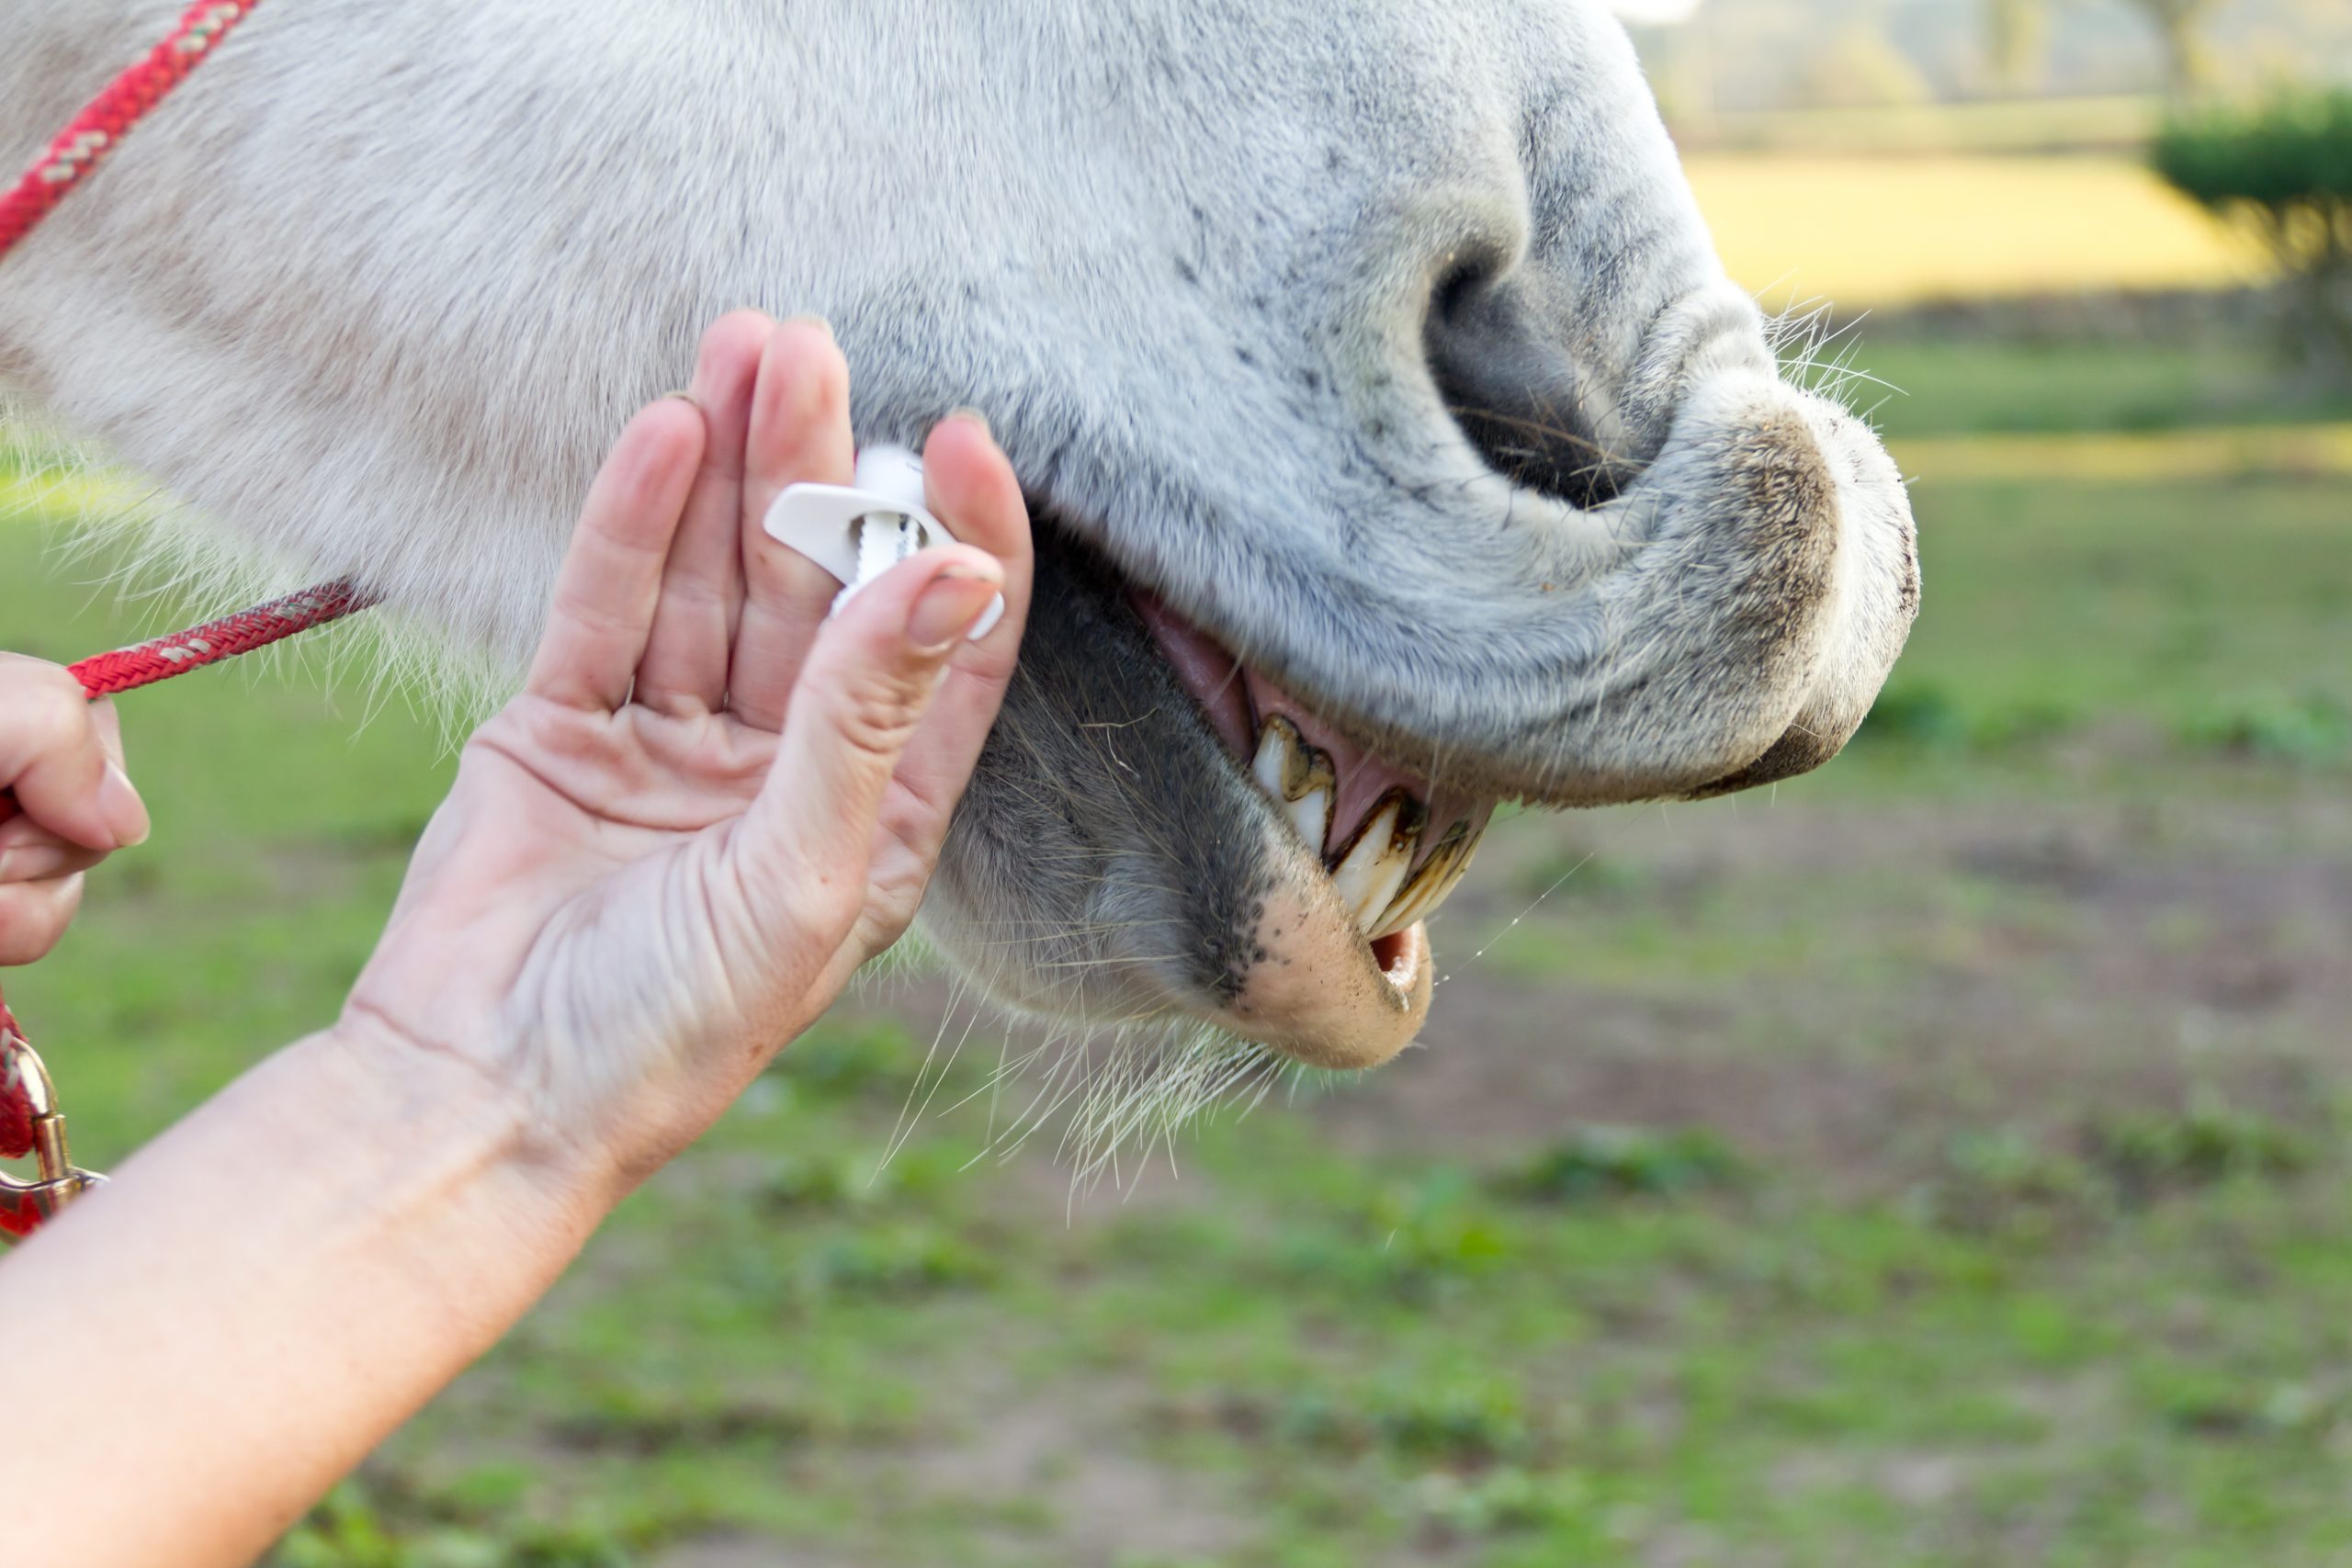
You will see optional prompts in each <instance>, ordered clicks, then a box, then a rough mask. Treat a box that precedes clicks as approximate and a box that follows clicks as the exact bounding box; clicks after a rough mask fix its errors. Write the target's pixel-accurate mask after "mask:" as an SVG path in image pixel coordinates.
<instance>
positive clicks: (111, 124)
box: [0, 0, 374, 1238]
mask: <svg viewBox="0 0 2352 1568" xmlns="http://www.w3.org/2000/svg"><path fill="white" fill-rule="evenodd" d="M260 4H261V0H198V4H196V5H193V6H189V7H188V8H187V10H186V11H185V12H183V13H182V14H181V16H180V19H179V25H178V26H177V27H175V28H173V29H172V31H171V33H170V34H169V35H168V36H167V37H165V39H164V41H163V42H161V43H159V44H157V45H156V46H155V47H154V48H153V50H152V51H149V52H148V55H147V57H146V58H145V59H144V60H141V62H139V63H137V64H136V65H133V66H132V67H131V68H130V70H128V71H125V72H124V73H122V74H121V75H119V76H118V77H116V78H115V79H114V81H113V82H112V83H110V84H109V85H107V89H106V91H104V92H103V93H100V94H99V95H98V96H96V97H95V98H93V99H91V100H90V102H89V104H88V105H87V106H86V107H84V108H83V110H82V112H81V113H80V114H78V115H75V116H74V119H73V122H72V123H71V124H69V125H68V126H66V128H65V129H64V130H62V131H61V132H60V133H59V134H58V136H57V139H56V140H55V141H51V143H50V144H49V147H48V149H47V150H46V151H44V152H42V153H41V155H40V157H38V158H36V159H34V160H33V164H32V167H30V168H28V169H27V170H26V171H25V173H24V175H23V176H22V177H21V178H19V179H18V180H17V183H16V186H15V187H14V188H12V189H11V190H10V191H9V192H8V193H7V195H6V196H5V197H0V257H5V256H6V255H7V254H8V253H9V252H10V251H12V250H14V249H16V247H17V243H18V242H20V241H22V240H23V239H24V237H25V236H26V235H28V234H29V233H31V232H32V231H33V229H34V226H35V225H37V224H39V223H40V220H42V219H44V218H46V217H48V216H49V214H50V212H51V210H52V209H55V207H56V206H57V204H58V203H59V202H61V201H62V200H64V199H65V197H66V194H67V193H68V192H69V191H72V190H74V188H76V187H77V186H81V185H82V184H84V183H85V181H87V180H88V178H89V177H90V175H91V174H92V172H94V171H95V170H96V168H97V166H98V165H99V164H102V163H104V162H105V161H106V160H107V157H108V156H109V155H110V154H112V153H113V152H114V150H115V149H116V148H117V147H119V146H120V145H121V144H122V139H123V138H124V137H125V136H127V135H129V134H130V130H131V128H132V127H133V126H135V125H137V124H138V123H139V121H140V119H141V118H142V117H143V116H145V115H146V113H147V112H148V111H149V110H150V109H153V107H155V106H156V105H157V104H159V103H161V102H163V101H164V97H165V96H167V95H168V94H169V93H170V92H171V90H172V89H173V88H175V87H176V86H178V85H180V83H182V82H183V81H185V80H187V74H188V73H189V72H191V71H193V70H195V69H196V68H197V67H198V65H200V64H202V63H203V62H204V61H205V60H206V59H207V58H208V57H209V56H210V55H211V53H212V51H214V49H216V48H217V47H218V46H219V45H220V40H221V39H225V38H227V37H228V36H229V33H230V31H231V30H232V28H235V27H236V25H237V24H238V23H239V22H242V21H243V20H244V19H245V17H248V16H250V15H251V14H252V13H253V9H254V6H258V5H260ZM372 603H374V600H373V598H372V597H371V596H370V595H369V594H368V592H367V591H366V590H364V589H361V588H359V587H358V586H356V584H354V583H353V582H351V581H349V580H347V579H345V580H344V581H335V582H329V583H324V584H322V585H321V586H319V587H317V588H311V589H307V590H305V591H304V592H300V593H294V594H288V596H287V597H285V598H283V599H274V600H272V601H270V602H269V603H268V604H260V605H256V606H255V607H254V608H253V609H250V610H244V611H241V612H239V613H238V614H236V615H229V616H225V617H223V618H222V619H220V620H217V621H212V622H209V623H208V624H207V625H204V626H198V627H195V628H194V629H192V630H189V631H184V632H178V633H175V634H174V635H173V636H171V637H158V638H156V639H155V640H154V641H153V642H145V643H141V644H140V645H139V646H138V647H136V648H126V649H120V650H119V651H118V652H114V653H101V654H99V655H98V656H97V657H96V658H94V659H85V660H82V662H80V663H79V664H76V665H74V666H73V667H72V668H73V673H74V678H75V679H76V680H78V681H80V682H82V685H83V687H84V689H85V690H86V691H87V692H88V693H89V694H90V696H91V698H92V700H94V701H95V700H96V699H97V698H99V697H103V696H106V695H107V694H111V693H114V692H128V691H132V690H135V689H137V688H138V687H141V686H152V685H153V684H154V683H155V682H158V681H165V680H169V679H170V678H171V677H173V676H175V675H185V674H187V672H188V671H191V670H200V669H202V668H203V667H204V666H206V665H208V664H215V663H218V662H219V661H220V660H223V659H230V658H233V657H235V656H236V655H238V654H240V653H248V652H251V651H252V650H253V649H256V648H266V647H267V646H268V645H269V644H271V643H273V642H277V641H278V640H280V639H281V638H284V637H292V636H293V635H294V634H295V633H297V632H303V631H308V630H310V629H311V627H312V626H323V625H325V624H326V623H327V622H329V621H333V620H337V619H340V618H341V617H343V616H345V615H349V614H351V613H352V612H353V611H354V610H363V609H366V608H367V607H368V605H369V604H372ZM15 815H16V804H15V802H13V801H12V800H10V799H9V798H8V795H7V793H6V791H5V790H0V822H5V821H6V820H7V819H8V818H11V817H13V816H15ZM28 1156H29V1157H31V1158H33V1159H34V1160H36V1161H38V1163H39V1165H40V1179H38V1180H36V1181H30V1182H24V1181H17V1180H15V1179H11V1178H9V1177H7V1176H6V1174H5V1173H0V1238H14V1237H17V1236H21V1235H27V1234H28V1233H29V1232H30V1231H32V1230H33V1229H34V1228H35V1227H36V1226H38V1225H39V1224H40V1223H41V1222H42V1221H44V1220H46V1219H48V1218H49V1217H50V1216H51V1215H52V1214H54V1213H56V1212H57V1211H58V1210H59V1209H61V1208H62V1207H63V1206H64V1205H65V1204H66V1203H67V1202H69V1201H72V1200H73V1199H74V1196H75V1195H77V1194H78V1193H80V1192H82V1191H84V1190H86V1189H87V1188H88V1187H90V1186H91V1185H92V1184H94V1183H95V1182H96V1180H97V1179H98V1178H96V1176H94V1175H92V1174H91V1173H90V1172H88V1171H85V1170H80V1169H77V1168H75V1167H74V1164H73V1160H72V1157H71V1156H70V1155H69V1154H68V1152H67V1149H66V1144H65V1118H64V1117H63V1116H62V1115H61V1114H59V1112H58V1110H57V1102H56V1097H55V1095H54V1094H53V1093H52V1091H51V1087H50V1081H49V1073H48V1071H47V1069H45V1068H44V1067H43V1066H41V1062H40V1057H39V1056H37V1055H33V1050H32V1047H31V1046H30V1045H28V1044H27V1043H26V1042H25V1036H24V1032H23V1031H22V1030H21V1029H19V1028H18V1027H17V1020H16V1017H15V1015H14V1014H12V1013H11V1012H9V1010H8V1005H7V1003H6V1001H5V1000H0V1159H23V1158H26V1157H28Z"/></svg>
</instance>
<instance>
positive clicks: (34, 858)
mask: <svg viewBox="0 0 2352 1568" xmlns="http://www.w3.org/2000/svg"><path fill="white" fill-rule="evenodd" d="M109 853H111V852H110V851H107V850H93V849H89V848H86V847H85V846H84V845H81V844H77V843H75V842H74V841H73V840H70V839H62V838H60V837H58V836H57V835H56V834H55V833H52V832H51V831H50V830H49V829H46V828H44V827H42V826H41V825H40V823H38V822H36V821H34V820H33V819H32V818H29V817H17V818H13V819H11V820H9V821H7V822H0V886H15V885H17V884H21V883H27V882H48V881H51V880H53V879H54V878H57V877H61V876H71V875H73V874H74V873H75V872H80V871H87V870H89V869H90V868H91V867H92V866H94V865H96V864H97V863H99V862H100V861H102V860H104V859H106V858H107V855H108V854H109Z"/></svg>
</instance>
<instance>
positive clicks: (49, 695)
mask: <svg viewBox="0 0 2352 1568" xmlns="http://www.w3.org/2000/svg"><path fill="white" fill-rule="evenodd" d="M0 791H6V792H9V793H11V794H13V795H14V796H15V799H16V806H17V809H16V811H14V812H12V811H11V810H10V809H9V807H8V804H7V801H6V796H5V795H0V964H30V963H31V962H32V961H33V960H34V959H36V958H39V957H40V956H41V955H42V954H43V953H47V952H48V951H49V950H50V949H51V948H52V947H54V946H56V945H57V939H58V938H59V937H61V936H62V935H64V934H65V928H66V926H67V925H69V924H70V923H72V921H73V919H74V911H75V910H77V909H79V908H81V907H82V874H83V873H85V872H86V871H88V870H89V869H90V868H91V867H92V866H94V865H96V864H97V863H99V862H100V861H102V860H104V859H106V858H107V855H109V854H111V853H113V852H115V851H117V850H123V849H129V848H130V846H132V845H133V844H137V843H141V842H144V841H145V840H146V838H147V807H146V805H145V804H144V803H143V802H142V801H141V800H140V798H139V792H138V791H137V790H135V789H133V788H132V787H131V785H130V777H129V776H128V775H127V774H125V773H123V771H122V731H121V728H120V727H119V723H118V721H117V718H116V715H115V710H114V704H113V703H111V702H97V703H93V702H91V701H90V700H89V695H88V694H87V693H85V692H84V691H83V690H82V685H81V682H78V681H76V680H74V677H73V676H72V675H70V674H68V673H66V671H64V669H63V668H62V667H61V666H59V665H55V664H51V663H47V662H45V661H44V660H38V659H26V658H22V657H20V656H18V655H16V654H9V653H0Z"/></svg>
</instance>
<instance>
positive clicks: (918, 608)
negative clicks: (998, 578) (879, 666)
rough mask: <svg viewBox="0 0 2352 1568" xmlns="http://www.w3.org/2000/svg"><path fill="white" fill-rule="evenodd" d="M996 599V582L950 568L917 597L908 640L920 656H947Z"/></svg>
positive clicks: (956, 568) (957, 567) (908, 622)
mask: <svg viewBox="0 0 2352 1568" xmlns="http://www.w3.org/2000/svg"><path fill="white" fill-rule="evenodd" d="M996 596H997V585H996V584H995V583H993V582H990V581H988V580H987V579H985V578H982V577H979V576H977V575H975V574H974V573H972V572H970V571H968V570H965V569H964V568H962V567H960V566H951V567H948V568H946V569H944V570H942V571H941V572H940V574H939V575H938V576H937V577H934V578H933V579H932V580H931V582H930V585H929V586H928V587H926V588H924V589H923V591H922V592H921V593H919V594H917V595H915V604H914V608H913V610H911V611H910V612H909V613H908V615H907V640H908V641H909V642H910V643H912V644H913V645H914V648H915V651H916V652H918V653H926V654H941V653H944V652H946V651H947V650H948V649H951V648H953V647H955V646H956V638H957V637H962V636H963V635H964V634H965V633H966V632H967V631H970V630H971V629H972V625H973V623H974V622H976V621H978V619H979V618H980V616H981V615H985V614H986V613H987V612H988V608H989V605H990V604H993V603H995V601H996Z"/></svg>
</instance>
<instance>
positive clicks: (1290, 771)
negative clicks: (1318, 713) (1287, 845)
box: [1250, 714, 1337, 857]
mask: <svg viewBox="0 0 2352 1568" xmlns="http://www.w3.org/2000/svg"><path fill="white" fill-rule="evenodd" d="M1250 773H1252V774H1253V775H1254V776H1255V777H1256V778H1257V780H1258V783H1259V784H1260V785H1261V786H1262V787H1263V788H1264V789H1265V791H1266V793H1267V794H1268V795H1272V796H1273V797H1274V799H1275V800H1276V801H1278V802H1280V803H1281V805H1282V807H1283V815H1284V816H1285V817H1288V818H1290V825H1291V826H1292V827H1294V828H1295V829H1298V836H1299V837H1300V838H1302V839H1304V840H1306V842H1307V844H1308V845H1309V846H1310V847H1311V848H1313V850H1314V851H1315V852H1316V854H1317V856H1318V857H1319V856H1320V855H1321V854H1322V853H1323V840H1324V839H1325V838H1326V837H1327V836H1328V835H1329V832H1330V829H1331V797H1332V795H1334V794H1335V793H1336V787H1335V786H1336V784H1337V780H1336V777H1335V775H1334V774H1333V773H1332V769H1331V758H1330V755H1329V753H1328V752H1326V751H1325V750H1323V749H1322V748H1321V747H1319V746H1310V745H1308V744H1307V743H1306V739H1305V737H1303V736H1301V735H1300V734H1299V732H1298V727H1297V726H1296V725H1295V724H1293V723H1291V721H1290V720H1288V719H1286V718H1284V717H1283V716H1281V715H1279V714H1277V715H1275V716H1273V717H1272V718H1269V719H1267V720H1266V724H1265V728H1264V731H1263V732H1262V733H1261V735H1260V736H1259V738H1258V755H1257V757H1256V759H1255V760H1254V761H1252V762H1251V763H1250Z"/></svg>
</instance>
